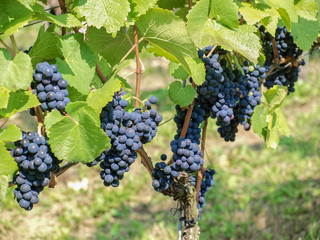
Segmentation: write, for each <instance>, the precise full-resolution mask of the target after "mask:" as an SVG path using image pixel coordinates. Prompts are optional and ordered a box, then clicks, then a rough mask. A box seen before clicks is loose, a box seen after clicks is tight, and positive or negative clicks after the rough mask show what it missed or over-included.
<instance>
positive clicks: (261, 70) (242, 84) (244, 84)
mask: <svg viewBox="0 0 320 240" xmlns="http://www.w3.org/2000/svg"><path fill="white" fill-rule="evenodd" d="M242 69H243V71H244V74H245V75H241V73H240V71H237V72H238V73H236V75H237V76H238V77H237V80H238V89H237V93H238V96H239V97H240V101H239V102H238V105H237V109H236V112H237V116H236V117H237V119H238V121H239V122H240V124H242V125H243V126H244V129H245V130H246V131H248V130H249V129H250V126H251V124H250V120H251V116H252V114H253V111H254V109H255V107H256V106H258V105H260V103H261V96H262V93H261V91H260V87H261V84H260V79H264V78H265V77H266V72H267V69H266V68H265V67H260V66H259V65H256V66H255V67H254V66H252V65H251V66H250V63H249V61H245V62H244V66H243V67H242Z"/></svg>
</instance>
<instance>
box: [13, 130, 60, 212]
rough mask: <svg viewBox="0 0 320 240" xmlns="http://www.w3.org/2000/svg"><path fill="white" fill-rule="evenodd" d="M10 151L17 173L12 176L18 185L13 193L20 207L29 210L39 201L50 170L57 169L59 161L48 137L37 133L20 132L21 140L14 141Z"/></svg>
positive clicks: (48, 178)
mask: <svg viewBox="0 0 320 240" xmlns="http://www.w3.org/2000/svg"><path fill="white" fill-rule="evenodd" d="M15 145H16V148H15V149H14V150H12V151H11V154H12V156H13V157H14V160H15V161H16V163H17V164H18V167H19V174H18V175H17V176H16V177H15V178H14V183H15V184H17V185H18V187H17V188H16V189H15V190H14V192H13V193H14V195H15V197H16V199H17V202H18V203H19V205H20V207H22V208H24V209H26V210H31V209H32V207H33V204H36V203H38V202H39V197H38V196H39V193H40V192H41V191H42V190H43V188H44V187H46V186H47V185H48V184H49V182H50V176H51V173H50V172H56V171H59V169H60V167H59V163H61V161H59V160H58V159H57V158H55V157H54V155H53V154H52V152H51V150H50V146H49V145H48V139H46V138H44V137H41V136H39V135H38V133H34V132H29V133H25V132H23V133H22V140H20V141H17V142H15Z"/></svg>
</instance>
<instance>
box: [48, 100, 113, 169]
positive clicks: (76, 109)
mask: <svg viewBox="0 0 320 240" xmlns="http://www.w3.org/2000/svg"><path fill="white" fill-rule="evenodd" d="M66 112H67V113H68V114H69V116H70V118H69V117H67V116H64V117H63V118H60V117H58V118H57V119H56V117H57V116H56V115H52V114H50V115H48V116H47V117H46V119H45V124H46V125H47V126H50V128H49V132H48V137H49V144H50V146H51V149H52V152H53V153H54V154H55V156H56V157H57V158H58V159H64V160H66V161H68V162H82V163H88V162H92V161H93V160H94V159H95V158H96V157H98V156H99V155H100V153H101V152H102V151H103V150H105V149H107V148H108V147H109V146H110V143H109V142H110V141H109V138H108V137H107V135H106V134H105V132H104V131H103V130H102V129H101V128H100V124H99V122H100V121H99V115H98V114H97V113H96V112H95V111H94V109H93V108H91V107H90V106H88V105H87V104H86V103H84V102H76V103H69V104H68V105H67V107H66ZM52 118H53V119H52ZM48 121H49V123H48ZM54 121H56V123H54V124H53V122H54Z"/></svg>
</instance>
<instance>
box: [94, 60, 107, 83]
mask: <svg viewBox="0 0 320 240" xmlns="http://www.w3.org/2000/svg"><path fill="white" fill-rule="evenodd" d="M96 71H97V73H98V75H99V77H100V79H101V81H102V83H103V84H105V83H106V81H107V79H106V77H105V76H104V75H103V73H102V71H101V68H100V67H99V65H98V63H96Z"/></svg>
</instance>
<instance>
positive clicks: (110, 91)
mask: <svg viewBox="0 0 320 240" xmlns="http://www.w3.org/2000/svg"><path fill="white" fill-rule="evenodd" d="M120 87H121V82H120V80H119V78H118V76H114V77H112V78H111V79H109V80H108V81H107V82H106V83H105V84H104V85H103V86H102V87H101V88H98V89H94V90H93V91H91V92H90V93H89V95H88V98H87V102H88V105H89V106H91V107H92V108H93V109H94V110H95V111H96V112H97V113H98V114H100V112H101V109H102V108H103V107H104V106H105V105H107V103H108V102H110V101H111V100H112V97H113V95H114V93H115V92H116V91H119V90H120Z"/></svg>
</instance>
